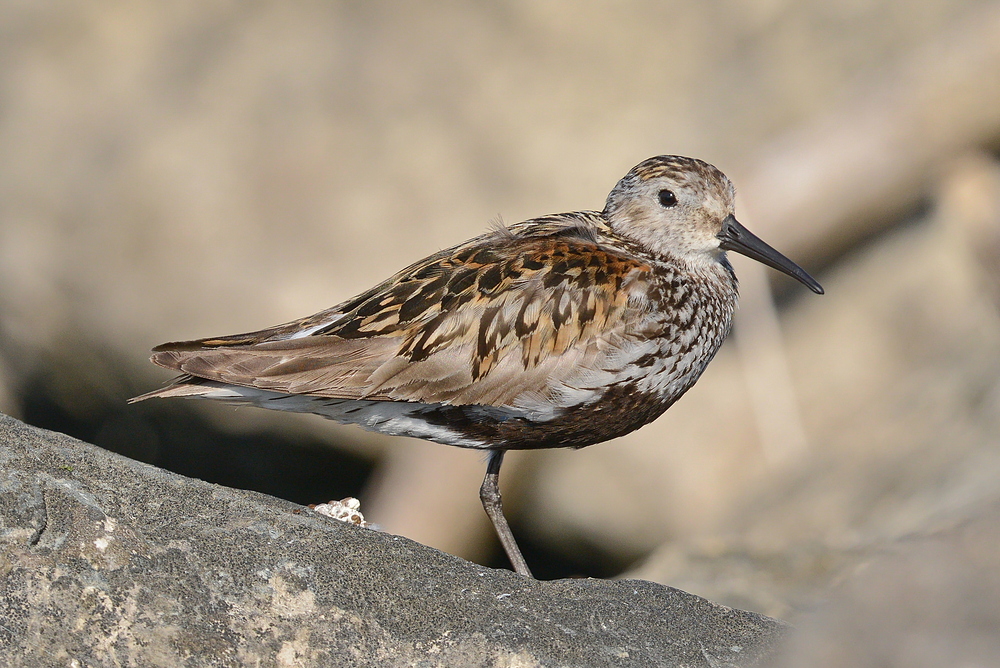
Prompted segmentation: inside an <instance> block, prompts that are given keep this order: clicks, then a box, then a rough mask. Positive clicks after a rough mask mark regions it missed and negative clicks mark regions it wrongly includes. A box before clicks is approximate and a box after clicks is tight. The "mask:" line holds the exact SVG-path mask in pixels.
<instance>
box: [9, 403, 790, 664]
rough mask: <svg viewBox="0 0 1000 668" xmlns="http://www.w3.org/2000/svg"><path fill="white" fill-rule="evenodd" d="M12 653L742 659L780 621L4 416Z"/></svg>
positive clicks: (102, 657) (331, 659)
mask: <svg viewBox="0 0 1000 668" xmlns="http://www.w3.org/2000/svg"><path fill="white" fill-rule="evenodd" d="M0 574H2V575H3V578H2V584H0V620H2V621H0V652H2V655H3V657H4V659H5V665H11V666H44V665H58V666H69V665H73V666H103V665H122V666H133V665H142V666H180V665H184V666H201V665H213V666H293V665H295V666H320V665H336V666H364V665H378V666H409V665H421V666H465V665H470V666H563V665H572V666H632V665H634V666H713V667H715V666H753V665H760V664H761V663H762V662H764V661H766V659H767V657H769V656H771V655H772V654H773V653H774V651H775V648H776V646H777V643H778V641H779V640H780V639H781V638H782V636H783V635H784V633H785V626H784V625H783V624H782V623H780V622H777V621H775V620H773V619H770V618H767V617H764V616H761V615H759V614H756V613H751V612H743V611H740V610H734V609H731V608H727V607H724V606H720V605H717V604H714V603H712V602H710V601H707V600H705V599H702V598H699V597H697V596H693V595H691V594H687V593H685V592H682V591H679V590H676V589H671V588H668V587H663V586H661V585H657V584H653V583H650V582H644V581H638V580H626V581H617V582H610V581H600V580H560V581H553V582H537V581H531V580H526V579H523V578H521V577H519V576H517V575H515V574H513V573H511V572H507V571H496V570H491V569H488V568H483V567H480V566H476V565H475V564H471V563H468V562H465V561H463V560H461V559H458V558H455V557H452V556H449V555H447V554H443V553H441V552H437V551H435V550H433V549H430V548H427V547H424V546H422V545H419V544H417V543H414V542H412V541H410V540H407V539H405V538H402V537H399V536H393V535H390V534H385V533H379V532H376V531H371V530H367V529H362V528H358V527H355V526H351V525H347V524H342V523H339V522H335V521H332V520H329V519H326V518H323V517H320V516H318V515H316V514H315V513H313V512H311V511H309V510H308V509H305V508H302V507H300V506H296V505H294V504H291V503H288V502H285V501H280V500H278V499H274V498H271V497H267V496H264V495H261V494H257V493H253V492H246V491H240V490H234V489H229V488H225V487H220V486H217V485H212V484H208V483H205V482H201V481H198V480H193V479H190V478H185V477H182V476H179V475H176V474H172V473H169V472H166V471H163V470H160V469H157V468H155V467H152V466H148V465H145V464H141V463H138V462H135V461H132V460H129V459H126V458H124V457H120V456H118V455H115V454H112V453H109V452H106V451H103V450H101V449H99V448H96V447H94V446H91V445H89V444H86V443H83V442H81V441H77V440H75V439H72V438H70V437H68V436H64V435H61V434H57V433H53V432H47V431H43V430H40V429H36V428H33V427H29V426H26V425H24V424H23V423H20V422H18V421H16V420H14V419H12V418H9V417H6V416H4V417H0Z"/></svg>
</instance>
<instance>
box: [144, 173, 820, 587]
mask: <svg viewBox="0 0 1000 668" xmlns="http://www.w3.org/2000/svg"><path fill="white" fill-rule="evenodd" d="M734 205H735V188H734V186H733V184H732V182H731V181H730V180H729V179H728V178H727V177H726V176H725V174H723V173H722V172H721V171H720V170H719V169H717V168H716V167H714V166H713V165H710V164H708V163H707V162H704V161H702V160H698V159H695V158H688V157H683V156H677V155H660V156H656V157H652V158H649V159H647V160H644V161H643V162H641V163H639V164H638V165H636V166H635V167H633V168H632V169H631V170H630V171H629V172H628V173H627V174H626V175H625V176H624V177H623V178H622V179H621V180H620V181H618V183H617V184H616V185H615V186H614V188H613V189H612V190H611V192H610V194H609V195H608V198H607V201H606V203H605V206H604V209H603V210H601V211H576V212H572V213H562V214H555V215H547V216H542V217H539V218H533V219H531V220H526V221H523V222H520V223H515V224H512V225H509V226H504V225H502V224H496V225H495V226H494V227H493V228H491V229H490V230H489V231H487V232H486V233H484V234H481V235H480V236H477V237H475V238H473V239H471V240H469V241H466V242H464V243H461V244H458V245H456V246H454V247H451V248H448V249H445V250H442V251H439V252H437V253H434V254H432V255H430V256H429V257H426V258H424V259H422V260H420V261H418V262H415V263H414V264H411V265H410V266H408V267H406V268H405V269H403V270H401V271H399V272H398V273H396V274H395V275H393V276H392V277H390V278H389V279H387V280H385V281H383V282H382V283H379V284H378V285H376V286H375V287H373V288H371V289H370V290H368V291H366V292H363V293H361V294H360V295H358V296H356V297H353V298H351V299H348V300H347V301H344V302H342V303H340V304H338V305H336V306H334V307H332V308H329V309H326V310H324V311H320V312H319V313H316V314H315V315H311V316H308V317H305V318H301V319H299V320H294V321H292V322H288V323H285V324H282V325H277V326H275V327H270V328H267V329H262V330H259V331H254V332H249V333H245V334H236V335H231V336H219V337H213V338H204V339H198V340H194V341H183V342H174V343H164V344H162V345H160V346H157V347H155V348H154V349H153V351H152V357H151V358H150V359H151V361H152V362H153V363H155V364H157V365H159V366H162V367H165V368H167V369H170V370H173V371H175V372H179V373H180V374H181V375H179V376H177V377H176V378H174V379H173V380H172V381H171V382H170V383H169V384H168V385H167V386H165V387H163V388H161V389H158V390H155V391H152V392H149V393H147V394H143V395H141V396H138V397H134V398H132V399H130V400H129V401H130V402H135V401H142V400H145V399H149V398H152V397H163V398H165V397H197V398H204V399H215V400H221V401H225V402H230V403H234V404H249V405H253V406H259V407H263V408H269V409H275V410H283V411H293V412H303V413H316V414H319V415H321V416H323V417H326V418H329V419H332V420H335V421H336V422H340V423H347V424H354V425H359V426H360V427H362V428H364V429H367V430H371V431H376V432H381V433H384V434H390V435H395V436H411V437H416V438H421V439H427V440H430V441H435V442H438V443H443V444H446V445H452V446H458V447H463V448H475V449H479V450H483V451H485V452H486V453H487V457H486V461H487V466H486V475H485V477H484V479H483V482H482V485H481V487H480V500H481V502H482V505H483V508H484V509H485V511H486V514H487V515H488V516H489V519H490V520H491V522H492V524H493V527H494V529H495V531H496V533H497V536H498V538H499V540H500V543H501V545H502V547H503V549H504V551H505V552H506V554H507V557H508V558H509V560H510V562H511V565H512V566H513V568H514V570H515V571H516V572H517V573H519V574H521V575H523V576H526V577H529V578H530V577H532V575H531V570H530V569H529V568H528V565H527V562H526V561H525V559H524V557H523V555H522V553H521V551H520V549H519V548H518V545H517V542H516V541H515V539H514V536H513V533H512V532H511V530H510V526H509V525H508V523H507V520H506V519H505V516H504V512H503V503H502V499H501V496H500V490H499V475H500V468H501V464H502V463H503V458H504V454H505V453H506V452H507V451H508V450H531V449H537V448H582V447H585V446H588V445H593V444H595V443H601V442H604V441H608V440H610V439H613V438H616V437H619V436H623V435H625V434H628V433H629V432H632V431H634V430H636V429H638V428H640V427H642V426H643V425H645V424H648V423H649V422H652V421H653V420H655V419H656V418H657V417H659V416H660V415H661V414H662V413H663V412H664V411H666V410H667V409H668V408H669V407H670V406H671V405H672V404H673V403H674V402H675V401H677V400H678V399H679V398H680V397H681V395H683V394H684V393H685V392H686V391H687V390H688V389H690V388H691V386H693V385H694V384H695V382H696V381H697V380H698V378H699V377H700V376H701V374H702V372H703V371H704V370H705V367H706V366H707V365H708V363H709V362H710V361H711V360H712V358H713V357H714V356H715V354H716V352H717V351H718V350H719V348H720V346H721V345H722V343H723V340H724V339H725V338H726V336H727V334H728V333H729V331H730V329H731V325H732V319H733V313H734V311H735V309H736V306H737V299H738V282H737V279H736V274H735V273H734V271H733V267H732V265H731V264H730V262H729V260H728V258H727V251H733V252H736V253H740V254H743V255H746V256H748V257H750V258H753V259H754V260H757V261H759V262H762V263H764V264H765V265H768V266H770V267H772V268H774V269H776V270H778V271H781V272H783V273H785V274H787V275H789V276H791V277H793V278H795V279H797V280H798V281H799V282H801V283H802V284H803V285H805V286H806V287H807V288H809V289H810V290H812V291H813V292H815V293H817V294H823V288H822V287H821V286H820V284H819V283H818V282H817V281H816V280H815V279H814V278H812V277H811V276H810V275H809V274H807V273H806V272H805V271H804V270H803V269H802V268H801V267H799V266H798V265H797V264H795V263H794V262H792V261H791V260H790V259H788V258H787V257H785V256H784V255H782V254H781V253H779V252H778V251H777V250H775V249H774V248H772V247H771V246H769V245H768V244H766V243H765V242H763V241H762V240H761V239H759V238H758V237H756V236H755V235H754V234H752V233H751V232H750V231H749V230H747V229H746V228H745V227H744V226H743V225H742V224H741V223H740V222H739V221H738V220H737V219H736V216H735V208H734Z"/></svg>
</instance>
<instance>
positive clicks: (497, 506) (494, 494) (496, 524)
mask: <svg viewBox="0 0 1000 668" xmlns="http://www.w3.org/2000/svg"><path fill="white" fill-rule="evenodd" d="M504 452H505V451H504V450H493V451H492V452H490V461H489V463H488V464H487V465H486V477H485V478H484V479H483V486H482V487H480V488H479V498H480V499H481V500H482V502H483V508H485V509H486V514H487V515H489V516H490V521H491V522H493V528H494V529H495V530H496V532H497V536H498V537H499V538H500V544H501V545H503V550H504V552H506V553H507V558H508V559H510V563H511V564H512V565H513V566H514V570H515V571H517V572H518V573H519V574H520V575H523V576H525V577H529V578H530V577H533V576H532V575H531V571H530V570H528V564H527V562H525V561H524V557H523V556H521V550H519V549H518V548H517V543H516V542H515V541H514V534H512V533H511V532H510V526H508V524H507V519H506V518H505V517H504V516H503V502H502V501H501V499H500V484H499V483H500V465H501V464H503V454H504Z"/></svg>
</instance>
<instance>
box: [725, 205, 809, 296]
mask: <svg viewBox="0 0 1000 668" xmlns="http://www.w3.org/2000/svg"><path fill="white" fill-rule="evenodd" d="M719 241H720V242H721V243H719V248H721V249H722V250H731V251H736V252H737V253H739V254H740V255H746V256H747V257H749V258H753V259H754V260H757V261H758V262H763V263H764V264H766V265H767V266H769V267H771V268H773V269H777V270H778V271H780V272H781V273H783V274H788V275H789V276H791V277H792V278H794V279H795V280H797V281H798V282H799V283H801V284H802V285H804V286H806V287H807V288H809V289H810V290H812V291H813V292H815V293H816V294H818V295H821V294H823V286H821V285H820V284H819V283H817V282H816V279H815V278H813V277H812V276H810V275H809V274H807V273H806V272H805V270H803V269H802V267H800V266H799V265H797V264H795V263H794V262H792V261H791V260H789V259H788V258H787V257H785V256H784V255H782V254H781V253H779V252H778V251H776V250H774V249H773V248H771V247H770V246H768V245H767V244H766V243H764V242H763V241H761V240H760V239H758V238H757V237H756V236H754V235H753V233H751V232H750V230H748V229H747V228H745V227H743V226H742V225H740V221H738V220H736V216H732V215H730V216H727V217H726V219H725V220H724V221H722V231H721V232H719Z"/></svg>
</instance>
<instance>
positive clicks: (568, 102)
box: [0, 0, 1000, 620]
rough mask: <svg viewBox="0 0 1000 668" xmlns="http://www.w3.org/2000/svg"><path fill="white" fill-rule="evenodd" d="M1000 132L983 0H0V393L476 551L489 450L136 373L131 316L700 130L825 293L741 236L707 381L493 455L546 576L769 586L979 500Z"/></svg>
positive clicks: (82, 425)
mask: <svg viewBox="0 0 1000 668" xmlns="http://www.w3.org/2000/svg"><path fill="white" fill-rule="evenodd" d="M998 149H1000V3H997V2H986V1H982V0H979V1H975V0H918V1H908V2H904V1H902V0H893V1H890V0H882V1H877V0H876V1H869V2H840V3H830V2H826V1H820V0H800V1H798V2H790V1H787V0H786V1H783V0H760V1H757V2H753V3H731V2H719V1H714V0H713V1H708V2H700V3H682V2H652V1H647V2H633V3H606V4H595V3H572V2H568V1H564V0H563V1H557V0H552V1H549V2H544V1H543V2H527V1H523V2H505V3H500V2H481V3H472V2H464V3H463V2H445V3H435V4H434V5H428V4H425V3H410V2H401V3H347V2H299V3H282V2H269V1H263V2H255V3H236V2H216V3H198V2H174V3H144V2H138V3H94V4H81V3H71V2H49V3H33V2H24V1H18V0H0V286H2V288H0V410H2V411H3V412H6V413H9V414H12V415H14V416H17V417H21V418H23V419H25V420H27V421H29V422H32V423H34V424H37V425H39V426H43V427H48V428H53V429H59V430H62V431H66V432H68V433H71V434H73V435H75V436H78V437H81V438H84V439H86V440H89V441H91V442H95V443H97V444H98V445H101V446H103V447H107V448H109V449H113V450H116V451H118V452H122V453H123V454H126V455H129V456H132V457H135V458H138V459H142V460H144V461H148V462H151V463H154V464H157V465H159V466H164V467H167V468H170V469H172V470H175V471H178V472H180V473H185V474H187V475H194V476H197V477H201V478H205V479H208V480H211V481H214V482H220V483H222V484H227V485H232V486H237V487H245V488H252V489H258V490H260V491H265V492H268V493H272V494H276V495H279V496H283V497H285V498H289V499H291V500H294V501H297V502H300V503H315V502H321V501H327V500H329V499H333V498H341V497H342V496H346V495H348V494H351V495H355V496H360V497H361V499H362V509H363V510H364V512H365V515H366V517H367V518H368V519H370V520H372V521H374V522H377V523H379V524H381V525H382V526H383V527H384V528H386V529H387V530H389V531H392V532H397V533H401V534H404V535H407V536H409V537H411V538H414V539H416V540H419V541H421V542H425V543H427V544H430V545H433V546H436V547H439V548H441V549H444V550H446V551H449V552H452V553H455V554H460V555H463V556H466V557H469V558H473V559H477V560H480V561H482V562H484V563H493V564H496V565H502V564H503V563H504V562H503V561H502V560H501V559H500V557H499V554H498V550H497V549H496V546H495V545H494V543H493V538H492V533H491V532H490V530H489V529H488V524H487V521H486V518H485V515H484V514H483V512H482V509H481V507H480V505H479V500H478V495H477V493H476V491H477V490H478V487H479V484H480V482H481V477H482V475H483V472H484V467H485V464H484V461H483V458H482V456H481V455H480V454H479V453H476V452H468V451H462V450H459V449H455V448H447V447H443V446H439V445H435V444H429V443H422V442H417V441H410V440H406V439H387V438H383V437H380V436H377V435H372V434H367V433H365V432H362V431H360V430H358V429H353V428H341V427H339V426H337V425H333V424H330V423H327V422H325V421H323V420H322V419H319V418H313V417H311V416H295V415H291V416H290V415H279V414H271V413H269V412H265V411H255V410H249V409H247V410H239V411H236V410H234V409H232V408H229V407H225V406H217V405H211V404H209V403H207V402H205V403H198V402H183V401H173V402H166V401H163V402H146V403H143V404H139V405H136V406H130V407H126V406H125V405H124V400H125V399H126V398H127V397H129V396H132V395H135V394H138V393H141V392H143V391H147V390H149V389H151V388H153V387H156V386H157V385H158V384H160V383H162V382H164V381H165V380H166V379H167V378H168V377H169V374H168V373H166V372H164V371H162V370H158V369H157V368H155V367H153V366H152V365H150V364H149V363H148V362H147V361H146V358H147V353H148V349H149V348H150V347H152V346H153V345H155V344H158V343H161V342H163V341H167V340H178V339H189V338H196V337H201V336H210V335H218V334H228V333H235V332H239V331H248V330H252V329H257V328H260V327H264V326H268V325H272V324H275V323H278V322H284V321H287V320H291V319H293V318H296V317H299V316H302V315H306V314H309V313H312V312H315V311H318V310H320V309H323V308H326V307H328V306H331V305H333V304H335V303H337V302H339V301H341V300H343V299H346V298H348V297H350V296H352V295H354V294H356V293H357V292H359V291H361V290H363V289H365V288H367V287H369V286H370V285H372V284H374V283H375V282H377V281H379V280H381V279H383V278H385V277H386V276H388V275H389V274H391V273H392V272H394V271H395V270H397V269H398V268H400V267H401V266H403V265H404V264H407V263H409V262H411V261H414V260H416V259H419V258H421V257H423V256H424V255H426V254H429V253H431V252H434V251H436V250H438V249H440V248H444V247H447V246H450V245H452V244H454V243H457V242H460V241H462V240H465V239H466V238H468V237H470V236H473V235H475V234H478V233H480V232H481V231H483V230H484V229H486V227H487V226H488V224H489V222H490V221H491V220H493V219H496V218H497V217H498V216H499V217H502V219H503V220H506V221H509V222H512V221H517V220H522V219H524V218H528V217H532V216H536V215H541V214H545V213H552V212H559V211H566V210H574V209H583V208H591V209H600V208H601V207H602V206H603V202H604V198H605V197H606V195H607V192H608V191H609V190H610V188H611V187H612V186H613V185H614V183H615V182H616V180H617V179H618V178H620V177H621V176H622V175H623V174H624V173H625V172H626V171H627V170H628V169H629V168H630V167H632V166H633V165H634V164H635V163H637V162H639V161H640V160H642V159H644V158H646V157H649V156H651V155H655V154H660V153H680V154H686V155H693V156H697V157H700V158H703V159H705V160H708V161H710V162H712V163H714V164H715V165H717V166H718V167H720V168H721V169H722V170H723V171H725V172H726V173H727V174H729V176H730V177H731V178H732V179H733V180H734V181H735V183H736V185H737V187H738V188H739V190H740V197H741V200H742V201H741V203H740V212H739V213H740V218H741V220H742V221H743V222H744V223H745V224H746V225H747V226H748V227H750V228H751V229H753V230H754V231H756V232H757V233H758V234H759V235H760V236H761V237H763V238H764V239H765V240H767V241H769V242H770V243H771V244H772V245H774V246H776V247H777V248H779V249H781V250H782V251H783V252H785V254H787V255H789V256H790V257H792V258H794V259H796V260H797V261H799V263H800V264H802V265H803V266H805V267H806V268H807V269H808V270H809V271H811V272H812V273H813V274H814V275H816V276H817V278H818V279H819V280H820V281H821V282H822V283H823V284H824V286H825V287H826V289H827V295H826V296H824V297H816V296H814V295H812V294H810V293H807V292H806V291H805V290H803V289H801V288H800V287H799V286H797V285H794V284H790V283H789V282H788V281H786V280H785V279H784V278H777V277H775V276H774V274H773V272H770V273H767V272H766V271H764V270H762V269H760V268H759V267H756V266H753V265H751V264H750V263H743V262H740V263H739V264H738V266H737V271H738V273H739V274H740V277H741V279H742V282H743V285H744V302H743V306H742V309H741V312H740V314H739V320H738V323H737V329H736V332H735V335H734V337H733V339H732V340H731V341H730V342H729V343H727V345H726V346H725V347H724V349H723V351H722V352H721V353H720V354H719V356H718V358H717V359H716V361H715V362H714V363H713V365H712V366H711V367H710V368H709V370H708V372H706V374H705V376H704V377H703V379H702V380H701V381H700V383H699V384H698V385H697V386H696V387H695V388H694V389H693V390H692V391H691V392H690V393H689V394H688V395H687V396H686V397H685V398H684V399H683V400H682V401H680V402H679V403H678V404H677V405H676V406H675V407H673V408H672V409H671V410H670V411H669V412H668V414H667V415H665V416H664V417H663V418H661V419H660V420H658V421H657V422H655V423H654V424H652V425H650V426H648V427H646V428H645V429H643V430H641V431H639V432H636V433H634V434H632V435H630V436H628V437H625V438H623V439H620V440H618V441H616V442H613V443H608V444H602V445H598V446H594V447H591V448H588V449H585V450H582V451H579V452H533V453H524V454H520V453H519V456H517V457H514V456H512V457H511V458H510V460H509V462H508V465H507V466H506V467H505V469H504V474H505V476H504V480H503V483H504V489H505V494H506V496H505V501H506V502H507V505H508V508H509V511H510V515H511V517H512V520H513V524H514V525H515V532H516V533H517V534H518V535H519V536H520V539H521V540H522V541H523V545H524V546H525V547H527V548H528V549H527V550H526V551H527V552H528V560H529V562H530V563H531V564H532V566H533V567H534V568H536V570H537V572H538V574H539V575H540V576H543V577H558V576H567V575H596V576H611V575H616V574H621V573H628V574H630V575H637V576H640V577H645V578H650V579H655V580H658V581H661V582H664V583H666V584H670V585H672V586H676V587H680V588H683V589H686V590H688V591H691V592H693V593H696V594H699V595H703V596H707V597H709V598H712V599H714V600H717V601H720V602H723V603H727V604H731V605H735V606H740V607H744V608H749V609H753V610H757V611H761V612H764V613H766V614H771V615H776V616H780V617H783V618H785V619H791V620H795V619H798V618H799V617H800V616H801V615H803V614H805V613H808V612H809V611H810V610H812V609H813V608H814V607H815V606H816V605H817V604H818V602H819V601H821V600H823V599H824V597H826V596H827V594H828V592H829V591H830V587H836V586H837V583H838V582H842V581H844V580H845V579H849V578H850V577H851V574H852V573H853V572H854V571H855V570H856V569H857V568H858V567H859V566H860V565H863V564H865V563H867V561H868V560H869V559H870V558H872V556H873V555H875V554H880V553H882V552H883V551H884V550H885V549H886V548H887V546H889V545H895V544H896V542H897V541H898V540H899V539H900V538H903V537H910V536H913V535H930V534H934V535H938V534H937V533H935V532H941V531H947V530H949V528H951V527H955V526H960V525H962V523H963V522H965V521H967V520H968V519H969V518H972V517H976V518H978V519H977V521H988V520H983V519H982V516H983V513H986V514H987V515H988V516H990V517H992V515H990V514H989V513H991V512H993V511H988V510H987V509H990V508H993V507H994V506H993V505H992V504H993V503H994V502H995V501H997V500H998V497H1000V484H998V482H1000V417H998V416H1000V315H998V311H997V308H998V306H1000V163H998V160H997V151H998ZM771 279H774V284H773V291H772V290H771V289H770V288H769V287H768V281H770V280H771ZM772 294H773V296H772ZM942 553H947V550H944V551H943V552H942ZM993 557H995V558H997V559H1000V548H998V550H997V552H996V553H994V555H993Z"/></svg>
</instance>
